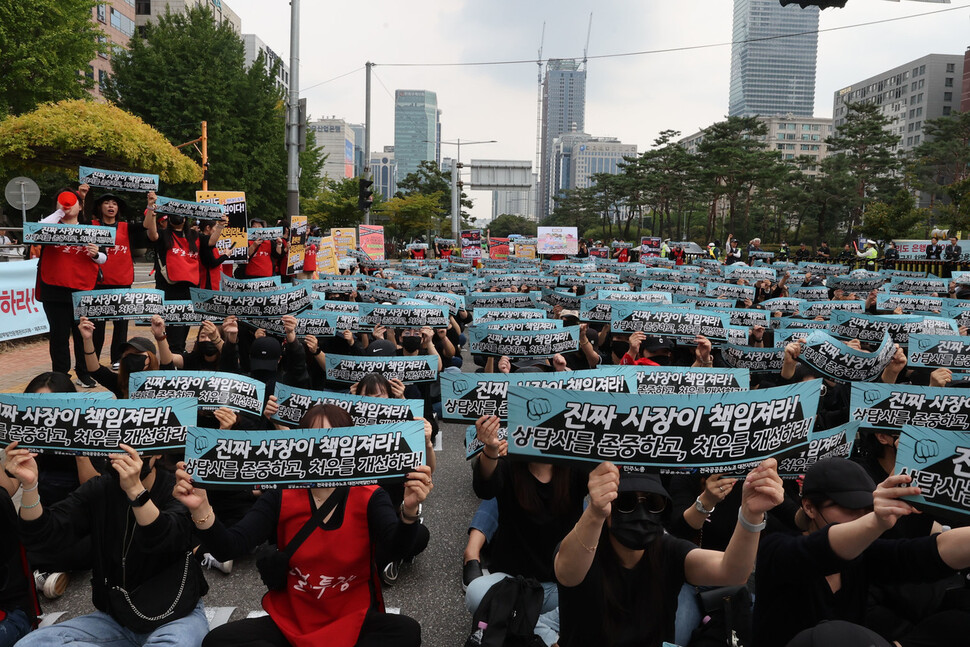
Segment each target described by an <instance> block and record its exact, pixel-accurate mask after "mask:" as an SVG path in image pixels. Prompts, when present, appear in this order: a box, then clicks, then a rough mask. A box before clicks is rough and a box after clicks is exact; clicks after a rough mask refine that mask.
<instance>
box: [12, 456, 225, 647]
mask: <svg viewBox="0 0 970 647" xmlns="http://www.w3.org/2000/svg"><path fill="white" fill-rule="evenodd" d="M109 458H110V461H111V462H110V465H109V466H108V467H107V468H106V472H105V474H104V475H102V476H98V477H96V478H93V479H91V480H90V481H88V482H87V483H85V484H84V485H82V486H81V487H80V488H78V489H77V490H76V491H75V492H74V493H72V494H71V496H70V497H68V498H67V499H65V500H63V501H61V502H59V503H56V504H54V505H53V506H51V507H50V508H47V507H46V506H44V505H43V504H42V503H41V502H40V499H39V498H38V496H37V493H36V489H37V487H36V485H37V463H36V462H35V461H34V454H32V453H31V452H30V451H29V450H26V449H19V448H17V446H16V443H14V444H12V445H11V446H9V447H8V448H7V451H6V459H5V464H4V467H5V468H6V469H7V471H8V472H10V473H11V474H13V475H14V476H15V477H16V478H17V480H19V481H20V483H21V485H22V486H23V488H24V495H23V499H22V504H21V507H20V524H19V527H20V532H21V536H22V538H23V541H24V544H25V545H26V546H28V547H30V548H36V549H39V550H50V551H56V550H61V549H63V548H64V547H65V546H69V545H71V544H73V543H75V542H78V541H80V540H81V539H82V538H84V537H88V536H90V538H91V543H92V552H93V557H92V558H93V564H94V569H93V574H92V577H91V593H92V599H93V602H94V606H95V608H97V609H98V610H97V611H96V612H95V613H92V614H88V615H82V616H78V617H76V618H72V619H70V620H65V621H63V622H60V623H58V624H56V625H52V626H50V627H42V628H40V629H37V630H36V631H33V632H31V633H30V634H28V635H27V637H25V638H23V639H22V640H21V641H20V642H19V643H18V645H19V646H20V647H40V646H45V645H64V644H73V645H79V646H80V645H104V644H115V643H117V644H128V645H137V646H141V645H180V646H183V645H184V646H187V647H198V645H200V644H201V643H202V638H203V637H204V636H205V634H206V632H207V631H208V629H209V623H208V621H207V620H206V617H205V613H204V610H203V606H202V600H201V596H202V595H205V593H206V591H207V590H208V585H207V584H206V582H205V578H204V577H203V576H202V573H201V570H200V569H199V566H198V563H197V562H196V561H195V559H193V558H192V555H191V552H190V551H191V548H192V545H193V541H192V522H191V520H190V518H189V515H188V514H187V512H186V509H185V508H184V507H183V506H182V504H181V503H179V502H178V501H177V500H176V499H175V498H174V497H173V496H172V489H173V488H174V487H175V479H174V478H173V476H172V475H171V474H170V473H169V472H165V471H161V470H159V469H158V468H157V467H156V463H157V462H158V461H159V459H161V456H151V457H149V456H145V457H144V458H143V457H141V456H139V455H138V453H137V452H136V451H135V450H133V449H132V448H131V447H128V446H127V445H121V451H120V452H119V453H116V454H110V455H109Z"/></svg>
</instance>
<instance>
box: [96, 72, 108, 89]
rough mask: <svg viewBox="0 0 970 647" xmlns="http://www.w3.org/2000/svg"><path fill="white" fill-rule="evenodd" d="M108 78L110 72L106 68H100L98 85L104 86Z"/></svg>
mask: <svg viewBox="0 0 970 647" xmlns="http://www.w3.org/2000/svg"><path fill="white" fill-rule="evenodd" d="M106 78H108V73H107V72H106V71H105V70H98V85H101V86H103V85H104V80H105V79H106Z"/></svg>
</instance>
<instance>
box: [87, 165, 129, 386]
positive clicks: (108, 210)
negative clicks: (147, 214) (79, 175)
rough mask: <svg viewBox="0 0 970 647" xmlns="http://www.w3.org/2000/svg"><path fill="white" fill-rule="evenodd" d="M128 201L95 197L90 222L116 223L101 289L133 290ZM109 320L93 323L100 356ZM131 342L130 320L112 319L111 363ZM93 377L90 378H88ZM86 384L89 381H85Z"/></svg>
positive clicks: (113, 364) (111, 196) (109, 195)
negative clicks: (126, 209)
mask: <svg viewBox="0 0 970 647" xmlns="http://www.w3.org/2000/svg"><path fill="white" fill-rule="evenodd" d="M87 188H88V187H87V185H86V184H82V185H81V187H80V190H82V191H84V192H85V193H87ZM126 206H127V205H126V204H125V201H124V200H122V199H121V198H119V197H118V196H116V195H114V194H112V193H105V194H104V195H101V196H99V197H98V199H97V200H95V201H94V205H93V211H92V219H91V224H94V225H102V226H105V227H114V228H115V230H116V233H115V244H114V247H108V248H106V249H105V250H104V251H105V254H106V256H107V260H106V261H105V263H104V265H102V266H101V273H100V275H99V276H98V283H97V286H96V289H98V290H130V289H131V284H132V283H133V282H134V280H135V262H134V260H133V259H132V256H131V237H130V233H129V231H128V222H127V221H126V220H125V208H126ZM106 324H107V322H106V321H105V320H103V319H101V320H98V321H96V322H95V323H94V351H95V352H96V353H97V354H98V356H99V357H100V356H101V349H102V348H103V347H104V333H105V326H106ZM127 342H128V320H127V319H117V320H115V321H113V322H112V333H111V351H110V352H111V355H110V359H111V367H112V368H113V369H115V370H117V369H118V362H119V361H120V359H121V353H122V351H123V350H124V345H125V344H126V343H127ZM89 379H90V378H89ZM86 386H87V385H86Z"/></svg>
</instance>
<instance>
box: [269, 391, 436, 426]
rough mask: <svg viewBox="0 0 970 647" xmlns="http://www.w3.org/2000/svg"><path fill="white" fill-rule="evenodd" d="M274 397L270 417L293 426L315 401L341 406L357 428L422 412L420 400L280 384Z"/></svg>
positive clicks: (411, 416)
mask: <svg viewBox="0 0 970 647" xmlns="http://www.w3.org/2000/svg"><path fill="white" fill-rule="evenodd" d="M276 399H277V401H278V403H279V411H278V412H277V414H276V415H275V416H273V420H275V421H277V422H281V423H283V424H284V425H289V426H292V427H296V426H299V424H300V421H301V420H302V419H303V416H304V415H306V412H307V411H309V410H310V407H313V406H316V405H318V404H332V405H335V406H338V407H340V408H341V409H343V410H344V411H346V412H347V413H349V414H350V417H351V418H353V420H354V425H355V426H358V427H359V426H361V425H379V424H386V423H389V422H401V421H404V420H414V419H415V418H420V417H422V416H423V415H424V403H423V402H421V400H399V399H397V398H369V397H365V396H362V395H351V394H349V393H335V392H333V391H311V390H308V389H298V388H296V387H293V386H287V385H285V384H279V383H277V385H276Z"/></svg>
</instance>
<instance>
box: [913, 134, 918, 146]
mask: <svg viewBox="0 0 970 647" xmlns="http://www.w3.org/2000/svg"><path fill="white" fill-rule="evenodd" d="M916 144H919V135H914V136H913V145H916Z"/></svg>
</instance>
